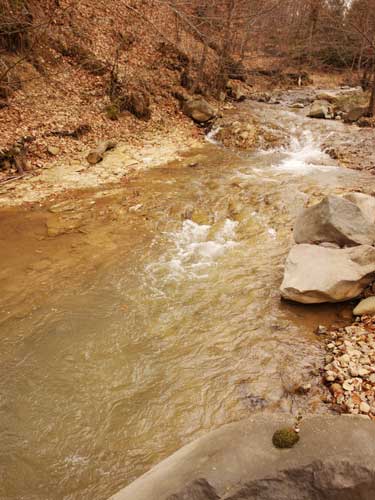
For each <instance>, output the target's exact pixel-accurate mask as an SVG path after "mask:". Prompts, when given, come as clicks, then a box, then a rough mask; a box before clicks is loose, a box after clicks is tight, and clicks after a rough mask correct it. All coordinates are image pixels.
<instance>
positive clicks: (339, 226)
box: [294, 194, 375, 247]
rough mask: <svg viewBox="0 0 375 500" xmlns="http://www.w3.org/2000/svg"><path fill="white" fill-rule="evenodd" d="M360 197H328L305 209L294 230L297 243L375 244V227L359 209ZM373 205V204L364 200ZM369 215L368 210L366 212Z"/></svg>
mask: <svg viewBox="0 0 375 500" xmlns="http://www.w3.org/2000/svg"><path fill="white" fill-rule="evenodd" d="M359 198H360V197H357V196H355V195H354V194H353V195H352V199H355V200H356V201H357V203H356V204H354V203H352V201H349V199H345V198H340V197H339V196H327V197H326V198H324V199H323V200H322V201H321V202H320V203H318V204H316V205H313V206H312V207H309V208H306V209H305V210H304V211H303V212H302V214H301V215H300V216H299V217H298V218H297V221H296V224H295V227H294V239H295V242H296V243H320V242H330V243H337V244H338V245H339V246H340V247H342V246H344V245H372V244H373V243H374V241H375V226H374V225H373V224H372V223H370V222H369V221H368V220H367V219H366V217H365V215H364V213H363V212H362V211H361V209H360V208H359V206H358V203H360V200H359ZM366 203H368V204H369V206H370V205H371V206H372V201H369V200H367V201H366V202H365V200H364V199H363V203H362V205H363V206H364V205H365V204H366ZM366 214H367V211H366Z"/></svg>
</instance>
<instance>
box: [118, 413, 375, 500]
mask: <svg viewBox="0 0 375 500" xmlns="http://www.w3.org/2000/svg"><path fill="white" fill-rule="evenodd" d="M293 423H294V419H293V418H292V417H291V416H289V415H280V414H272V415H271V414H267V413H261V414H257V415H254V416H253V417H251V418H248V419H246V420H242V421H240V422H236V423H232V424H227V425H225V426H223V427H221V428H220V429H218V430H216V431H213V432H211V433H209V434H206V435H205V436H203V437H201V438H200V439H197V440H196V441H193V442H192V443H190V444H188V445H187V446H185V447H183V448H181V449H180V450H179V451H177V452H176V453H174V454H173V455H171V456H170V457H169V458H167V459H166V460H164V461H163V462H161V463H159V464H158V465H156V466H155V467H153V468H152V469H151V470H150V471H149V472H147V473H146V474H145V475H143V476H141V477H140V478H138V479H137V480H136V481H134V482H133V483H131V484H130V485H129V486H127V487H126V488H124V489H123V490H121V491H120V492H118V493H117V494H115V495H113V496H112V497H111V500H134V499H137V500H214V499H215V500H240V499H241V500H274V499H276V498H277V499H278V500H287V499H290V498H296V499H297V498H298V499H299V500H314V499H316V498H321V499H327V500H335V499H337V498H340V499H343V498H347V499H349V498H356V500H369V499H370V498H372V492H373V491H374V489H375V445H374V440H373V433H374V424H373V423H372V422H370V421H368V420H364V419H362V418H360V417H355V416H352V417H349V416H341V417H331V416H313V417H308V418H304V419H303V420H302V422H301V423H300V424H299V425H300V440H299V442H298V443H296V444H295V445H294V447H293V448H292V449H283V450H280V449H277V448H275V447H274V446H273V444H272V436H273V434H274V432H275V431H276V430H277V429H280V428H283V427H291V426H293Z"/></svg>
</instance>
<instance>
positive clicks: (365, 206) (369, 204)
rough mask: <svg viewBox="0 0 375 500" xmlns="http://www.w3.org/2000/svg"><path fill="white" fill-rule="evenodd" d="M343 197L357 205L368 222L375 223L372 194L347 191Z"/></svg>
mask: <svg viewBox="0 0 375 500" xmlns="http://www.w3.org/2000/svg"><path fill="white" fill-rule="evenodd" d="M343 198H345V200H349V201H350V202H352V203H354V205H357V207H358V208H359V209H360V210H361V212H362V213H363V215H364V217H365V218H366V219H367V220H368V222H370V224H374V223H375V198H374V197H373V196H370V195H368V194H363V193H347V194H344V196H343Z"/></svg>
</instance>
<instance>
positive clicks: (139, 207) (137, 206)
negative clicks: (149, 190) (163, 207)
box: [129, 203, 143, 212]
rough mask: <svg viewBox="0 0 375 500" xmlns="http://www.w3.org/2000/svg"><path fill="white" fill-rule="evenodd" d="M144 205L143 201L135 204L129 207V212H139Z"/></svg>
mask: <svg viewBox="0 0 375 500" xmlns="http://www.w3.org/2000/svg"><path fill="white" fill-rule="evenodd" d="M142 207H143V205H142V203H138V205H133V206H132V207H129V212H138V210H140V209H141V208H142Z"/></svg>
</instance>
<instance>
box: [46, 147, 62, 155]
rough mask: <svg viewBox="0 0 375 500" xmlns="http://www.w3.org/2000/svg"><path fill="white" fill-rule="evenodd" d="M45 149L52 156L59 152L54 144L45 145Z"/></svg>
mask: <svg viewBox="0 0 375 500" xmlns="http://www.w3.org/2000/svg"><path fill="white" fill-rule="evenodd" d="M47 151H48V153H49V154H50V155H52V156H57V155H58V154H59V153H60V149H59V148H58V147H56V146H47Z"/></svg>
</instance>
